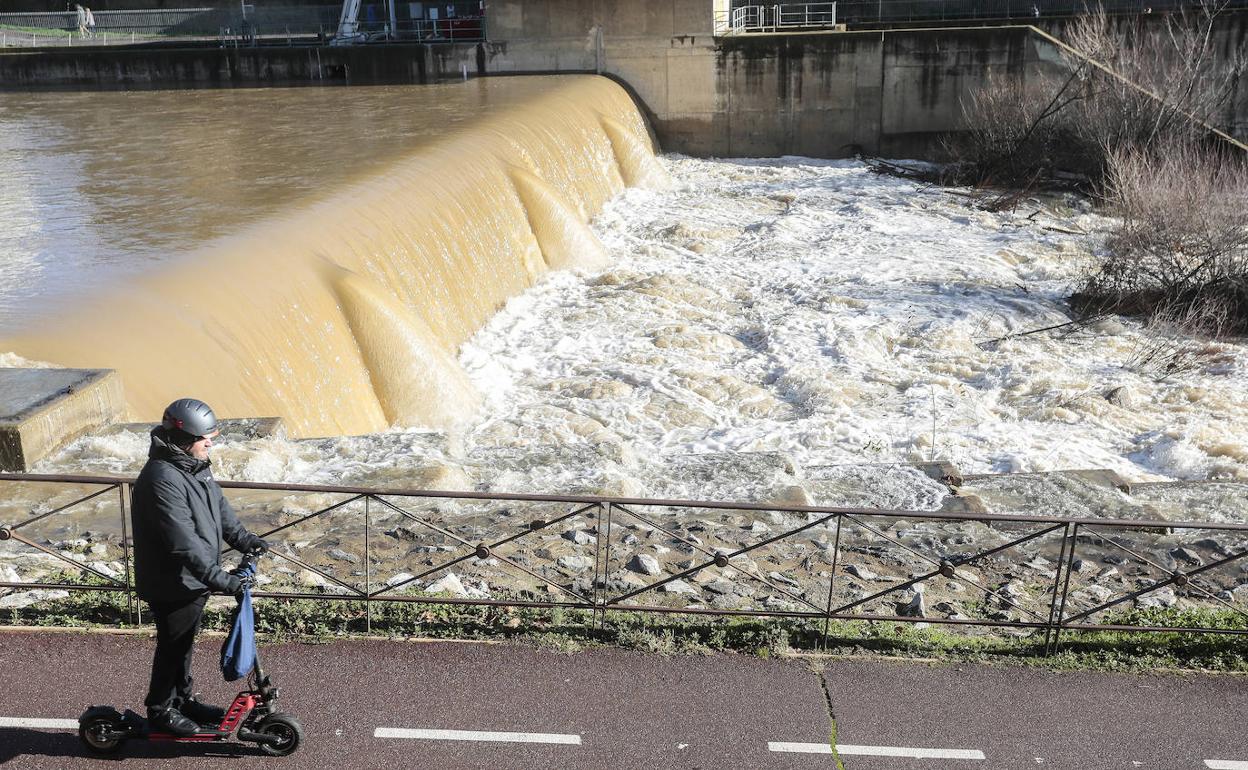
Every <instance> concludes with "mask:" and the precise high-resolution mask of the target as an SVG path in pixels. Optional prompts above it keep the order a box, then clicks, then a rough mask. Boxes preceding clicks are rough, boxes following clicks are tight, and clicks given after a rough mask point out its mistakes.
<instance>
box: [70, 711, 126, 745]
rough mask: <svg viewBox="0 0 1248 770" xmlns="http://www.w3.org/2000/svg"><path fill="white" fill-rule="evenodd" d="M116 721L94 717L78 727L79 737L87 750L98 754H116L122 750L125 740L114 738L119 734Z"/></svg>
mask: <svg viewBox="0 0 1248 770" xmlns="http://www.w3.org/2000/svg"><path fill="white" fill-rule="evenodd" d="M117 728H118V725H117V721H116V720H115V719H112V718H110V717H104V716H101V717H92V718H91V719H88V720H87V721H85V722H83V723H82V724H80V725H78V737H79V738H80V739H82V742H83V743H85V744H86V745H87V748H88V749H90V750H91V751H93V752H95V753H96V754H116V753H117V752H118V751H120V750H121V744H123V743H125V740H126V739H125V738H117V737H114V736H115V734H116V733H117V732H118V730H117Z"/></svg>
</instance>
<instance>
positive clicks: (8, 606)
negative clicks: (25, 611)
mask: <svg viewBox="0 0 1248 770" xmlns="http://www.w3.org/2000/svg"><path fill="white" fill-rule="evenodd" d="M68 596H69V591H60V590H45V589H36V590H34V591H20V592H18V593H12V594H8V595H6V596H0V609H4V610H20V609H22V608H23V607H29V606H30V605H32V604H36V603H38V602H46V601H52V600H54V599H64V598H66V597H68Z"/></svg>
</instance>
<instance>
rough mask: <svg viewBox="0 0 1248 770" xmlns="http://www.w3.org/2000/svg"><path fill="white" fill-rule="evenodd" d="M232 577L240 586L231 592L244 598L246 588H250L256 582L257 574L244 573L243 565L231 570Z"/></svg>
mask: <svg viewBox="0 0 1248 770" xmlns="http://www.w3.org/2000/svg"><path fill="white" fill-rule="evenodd" d="M230 577H231V578H233V579H234V581H235V582H237V583H238V587H237V588H235V589H234V590H233V591H232V592H231V593H233V594H234V596H236V597H238V598H242V595H243V591H244V590H245V589H250V588H252V587H253V586H255V584H256V576H255V575H244V574H242V568H241V567H238V568H235V569H232V570H230Z"/></svg>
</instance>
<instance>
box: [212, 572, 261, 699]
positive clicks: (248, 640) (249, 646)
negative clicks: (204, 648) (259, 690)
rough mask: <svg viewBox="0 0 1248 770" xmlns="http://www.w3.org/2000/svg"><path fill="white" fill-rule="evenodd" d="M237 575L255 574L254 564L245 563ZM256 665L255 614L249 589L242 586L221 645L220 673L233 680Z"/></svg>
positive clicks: (243, 675) (245, 674) (247, 575)
mask: <svg viewBox="0 0 1248 770" xmlns="http://www.w3.org/2000/svg"><path fill="white" fill-rule="evenodd" d="M238 574H239V577H244V576H246V577H250V576H252V575H254V574H256V565H254V564H247V565H245V566H244V568H243V570H242V571H240V572H239V573H238ZM255 665H256V616H255V613H254V612H253V611H252V609H251V589H250V588H244V589H243V595H242V598H240V599H239V600H238V607H237V608H235V610H234V622H233V624H232V627H231V628H230V635H229V636H227V637H225V642H224V643H223V644H222V645H221V675H222V676H224V677H225V681H227V682H233V681H234V680H235V679H242V678H243V677H245V676H247V675H248V674H250V673H251V669H252V668H253V667H254V666H255Z"/></svg>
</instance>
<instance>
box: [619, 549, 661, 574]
mask: <svg viewBox="0 0 1248 770" xmlns="http://www.w3.org/2000/svg"><path fill="white" fill-rule="evenodd" d="M628 568H629V569H631V570H632V571H634V572H640V573H641V574H643V575H658V574H660V573H662V572H663V567H662V566H661V565H660V564H659V560H658V559H656V558H654V557H653V556H651V555H650V554H648V553H639V554H637V555H636V556H634V557H633V560H632V561H630V562H629V563H628Z"/></svg>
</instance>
